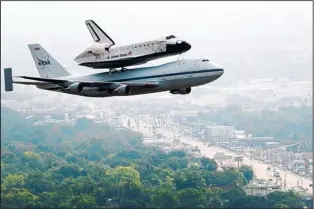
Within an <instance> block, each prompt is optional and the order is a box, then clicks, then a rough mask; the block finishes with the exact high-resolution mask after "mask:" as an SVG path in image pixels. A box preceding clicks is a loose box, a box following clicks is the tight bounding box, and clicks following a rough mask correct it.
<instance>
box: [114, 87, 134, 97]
mask: <svg viewBox="0 0 314 209" xmlns="http://www.w3.org/2000/svg"><path fill="white" fill-rule="evenodd" d="M113 94H115V95H129V94H131V87H130V86H127V85H122V86H119V87H118V88H116V89H115V90H114V91H113Z"/></svg>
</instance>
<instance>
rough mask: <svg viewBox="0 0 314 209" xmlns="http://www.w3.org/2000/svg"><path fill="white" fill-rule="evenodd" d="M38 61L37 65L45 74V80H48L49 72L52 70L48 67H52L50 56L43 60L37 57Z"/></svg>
mask: <svg viewBox="0 0 314 209" xmlns="http://www.w3.org/2000/svg"><path fill="white" fill-rule="evenodd" d="M36 59H37V61H38V62H37V64H38V66H39V67H41V69H42V70H43V71H44V72H45V78H48V71H49V72H51V71H50V69H49V68H48V67H47V65H51V63H50V60H49V56H48V55H47V56H45V57H44V58H43V59H39V58H38V57H37V56H36Z"/></svg>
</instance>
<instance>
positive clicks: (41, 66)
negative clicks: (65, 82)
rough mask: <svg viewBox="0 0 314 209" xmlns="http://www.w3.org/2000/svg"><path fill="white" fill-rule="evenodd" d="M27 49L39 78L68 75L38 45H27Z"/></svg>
mask: <svg viewBox="0 0 314 209" xmlns="http://www.w3.org/2000/svg"><path fill="white" fill-rule="evenodd" d="M28 48H29V50H30V52H31V54H32V57H33V59H34V62H35V65H36V68H37V71H38V73H39V76H40V77H42V78H55V77H64V76H69V75H70V73H69V72H68V71H66V70H65V68H64V67H62V66H61V65H60V64H59V63H58V62H57V60H55V59H54V58H53V57H52V56H51V55H50V54H49V53H48V52H47V51H46V50H45V49H44V48H43V47H42V46H41V45H40V44H29V45H28Z"/></svg>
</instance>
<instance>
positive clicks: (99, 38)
mask: <svg viewBox="0 0 314 209" xmlns="http://www.w3.org/2000/svg"><path fill="white" fill-rule="evenodd" d="M85 24H86V26H87V28H88V30H89V32H90V34H91V36H92V37H93V39H94V41H95V42H98V43H107V44H109V45H110V46H113V45H115V43H114V41H113V40H112V39H111V38H110V37H109V36H108V35H107V34H106V33H105V32H104V31H103V30H102V29H101V28H100V27H99V26H98V25H97V24H96V23H95V22H94V21H93V20H86V21H85Z"/></svg>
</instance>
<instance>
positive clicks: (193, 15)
mask: <svg viewBox="0 0 314 209" xmlns="http://www.w3.org/2000/svg"><path fill="white" fill-rule="evenodd" d="M312 12H313V11H312V2H224V1H223V2H192V1H191V2H90V1H88V2H79V1H77V2H50V1H47V2H1V63H2V68H3V67H13V72H14V74H15V75H25V74H27V75H35V76H37V71H36V69H35V65H34V64H33V61H32V59H31V56H30V54H29V51H28V47H27V44H29V43H40V44H41V45H42V46H43V47H44V48H45V49H46V50H47V51H48V52H49V53H50V54H51V55H52V56H53V57H55V58H56V59H57V60H58V61H59V62H60V63H61V64H62V65H65V66H67V67H68V70H69V71H70V72H71V73H73V74H82V73H84V74H85V73H90V72H93V70H90V69H88V68H84V67H78V66H77V64H76V63H75V62H74V60H73V59H74V57H75V56H76V55H77V54H78V53H80V52H81V51H82V50H83V49H84V48H85V47H87V46H88V45H90V44H92V38H91V36H90V34H89V32H88V30H87V28H86V26H85V23H84V21H85V20H87V19H93V20H94V21H95V22H96V23H98V25H99V26H100V27H102V28H103V30H104V31H105V32H107V33H108V34H109V35H110V36H111V37H112V38H113V39H114V40H115V42H116V44H117V45H120V44H130V43H133V42H139V41H146V40H150V39H153V38H158V37H161V36H165V35H169V34H174V35H176V36H177V37H178V38H180V39H183V40H186V41H188V42H189V43H191V45H192V49H191V50H190V51H189V52H187V53H185V54H184V58H204V57H206V58H209V59H210V60H212V61H214V62H216V63H218V64H219V65H221V66H222V67H223V68H224V69H225V75H224V76H223V77H222V78H221V79H220V81H217V82H225V83H230V82H233V81H236V80H239V79H241V78H249V79H251V78H260V77H278V76H283V77H289V78H295V79H300V80H309V79H310V78H311V75H312V45H313V44H312V25H313V22H312ZM175 59H176V57H171V58H168V59H163V60H158V61H156V62H153V63H157V64H158V63H160V62H166V61H168V60H175ZM310 80H311V79H310Z"/></svg>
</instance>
